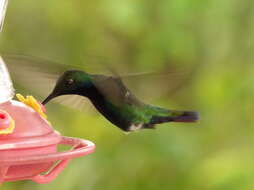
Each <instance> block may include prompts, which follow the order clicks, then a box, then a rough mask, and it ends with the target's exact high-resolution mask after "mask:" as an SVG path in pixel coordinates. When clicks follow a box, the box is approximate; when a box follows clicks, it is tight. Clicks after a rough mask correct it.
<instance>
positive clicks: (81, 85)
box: [43, 70, 198, 131]
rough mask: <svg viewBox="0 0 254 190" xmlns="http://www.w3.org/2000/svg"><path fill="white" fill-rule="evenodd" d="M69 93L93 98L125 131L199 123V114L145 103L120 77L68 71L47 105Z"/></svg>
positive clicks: (103, 112)
mask: <svg viewBox="0 0 254 190" xmlns="http://www.w3.org/2000/svg"><path fill="white" fill-rule="evenodd" d="M69 94H75V95H80V96H84V97H87V98H89V99H90V100H91V102H92V103H93V105H94V106H95V107H96V109H97V110H98V111H99V112H100V113H101V114H102V115H104V117H106V118H107V119H108V120H109V121H110V122H111V123H113V124H115V125H116V126H118V127H119V128H121V129H122V130H124V131H134V130H138V129H142V128H154V125H155V124H158V123H164V122H171V121H172V122H195V121H197V120H198V114H197V112H192V111H173V110H167V109H164V108H160V107H156V106H152V105H149V104H145V103H143V102H142V101H140V100H139V99H138V98H136V96H134V95H133V94H132V93H131V92H130V90H129V89H127V87H126V86H125V85H124V84H123V82H122V80H121V79H120V78H119V77H112V76H104V75H91V74H88V73H85V72H83V71H78V70H70V71H66V72H65V73H64V74H63V75H62V76H61V77H60V78H59V79H58V81H57V83H56V86H55V88H54V90H53V92H52V93H51V94H50V95H49V96H48V97H47V98H46V99H45V100H44V101H43V104H46V103H47V102H48V101H50V100H51V99H52V98H55V97H57V96H61V95H69Z"/></svg>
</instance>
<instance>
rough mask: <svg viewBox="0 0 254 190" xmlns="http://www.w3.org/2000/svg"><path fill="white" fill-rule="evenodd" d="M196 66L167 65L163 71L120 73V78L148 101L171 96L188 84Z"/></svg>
mask: <svg viewBox="0 0 254 190" xmlns="http://www.w3.org/2000/svg"><path fill="white" fill-rule="evenodd" d="M197 68H198V67H188V66H173V65H168V67H167V68H165V69H164V70H163V71H156V72H154V71H148V72H139V73H131V74H122V75H121V78H122V80H123V81H124V83H125V84H126V85H127V86H130V87H131V90H133V91H134V92H135V94H136V95H137V96H138V97H142V98H145V99H146V100H148V101H151V100H154V99H156V98H160V97H172V96H174V94H175V93H177V92H180V91H181V90H182V89H184V88H185V87H187V86H189V84H190V83H191V81H192V79H193V78H194V77H193V76H194V75H195V73H196V71H197Z"/></svg>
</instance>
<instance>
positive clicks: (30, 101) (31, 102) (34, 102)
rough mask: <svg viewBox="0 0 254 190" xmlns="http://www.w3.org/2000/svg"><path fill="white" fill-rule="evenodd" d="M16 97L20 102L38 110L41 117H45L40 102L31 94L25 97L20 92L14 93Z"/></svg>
mask: <svg viewBox="0 0 254 190" xmlns="http://www.w3.org/2000/svg"><path fill="white" fill-rule="evenodd" d="M16 97H17V98H18V100H19V101H20V102H23V103H24V104H26V105H28V106H29V107H31V108H33V109H34V110H35V111H36V112H38V113H39V114H40V115H41V116H42V117H43V118H45V119H47V115H46V114H45V113H44V112H43V109H42V106H41V104H40V103H39V102H38V101H37V100H36V99H35V98H34V97H33V96H26V98H25V97H24V96H23V95H21V94H16Z"/></svg>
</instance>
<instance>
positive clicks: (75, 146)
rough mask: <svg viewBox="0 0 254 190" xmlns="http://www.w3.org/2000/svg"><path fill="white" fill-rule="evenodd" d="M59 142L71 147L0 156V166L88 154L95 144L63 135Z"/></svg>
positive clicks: (56, 159) (63, 158) (64, 158)
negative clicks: (50, 152)
mask: <svg viewBox="0 0 254 190" xmlns="http://www.w3.org/2000/svg"><path fill="white" fill-rule="evenodd" d="M59 144H63V145H70V146H72V149H71V150H69V151H64V152H56V153H52V154H47V155H35V156H26V157H9V158H0V163H1V166H10V165H23V164H35V163H43V162H55V161H58V160H66V159H72V158H76V157H80V156H85V155H87V154H90V153H92V152H93V151H94V149H95V144H94V143H93V142H91V141H88V140H83V139H79V138H72V137H65V136H62V140H61V141H60V143H59Z"/></svg>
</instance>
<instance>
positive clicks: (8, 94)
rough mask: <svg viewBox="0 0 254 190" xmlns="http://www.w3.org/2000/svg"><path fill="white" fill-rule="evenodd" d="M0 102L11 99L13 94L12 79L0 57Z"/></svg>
mask: <svg viewBox="0 0 254 190" xmlns="http://www.w3.org/2000/svg"><path fill="white" fill-rule="evenodd" d="M0 92H1V94H0V103H2V102H5V101H8V100H11V99H12V98H13V96H14V89H13V86H12V81H11V78H10V75H9V72H8V70H7V67H6V65H5V63H4V61H3V59H2V58H1V57H0Z"/></svg>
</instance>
